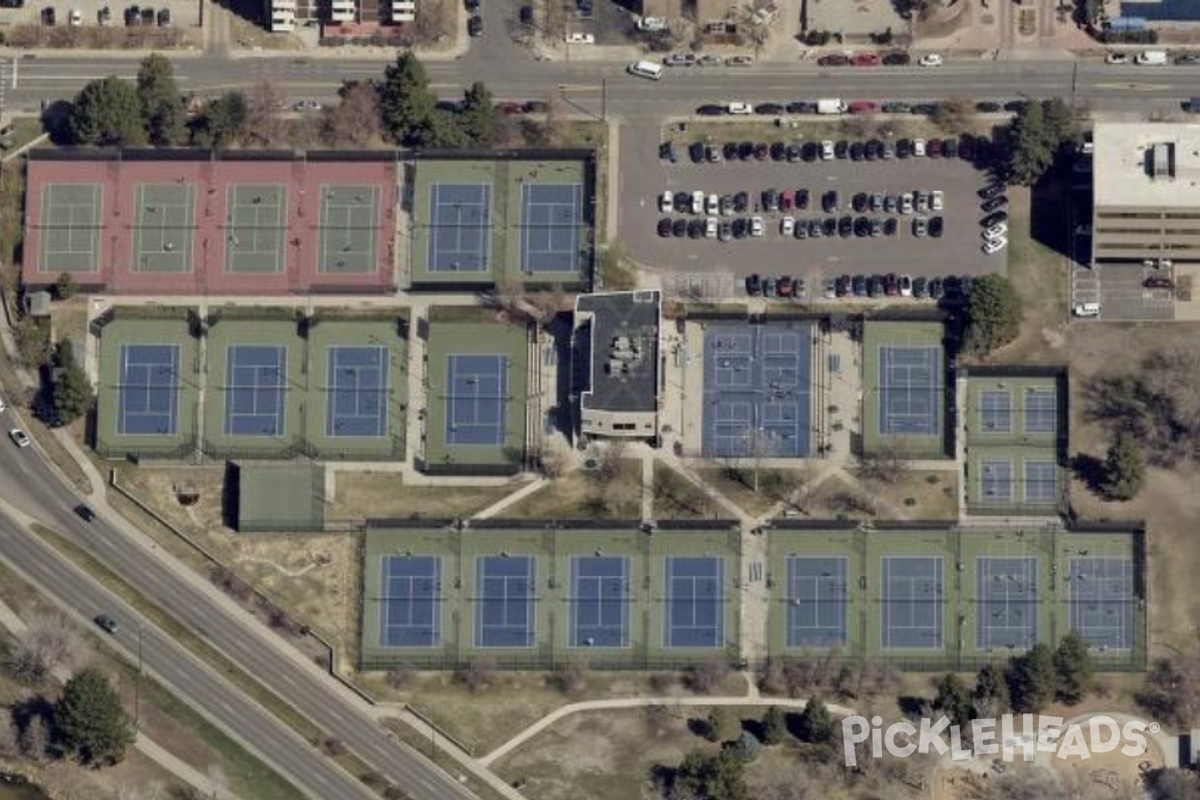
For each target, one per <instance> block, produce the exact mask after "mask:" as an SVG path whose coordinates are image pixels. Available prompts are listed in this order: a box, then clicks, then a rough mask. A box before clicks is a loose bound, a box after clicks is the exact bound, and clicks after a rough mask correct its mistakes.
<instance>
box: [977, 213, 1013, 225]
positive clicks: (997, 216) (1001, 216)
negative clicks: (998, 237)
mask: <svg viewBox="0 0 1200 800" xmlns="http://www.w3.org/2000/svg"><path fill="white" fill-rule="evenodd" d="M1001 222H1008V214H1006V213H1005V212H1003V211H996V212H994V213H991V214H988V215H987V216H986V217H984V218H983V219H981V220H980V221H979V224H980V225H982V226H983V227H985V228H990V227H992V226H993V225H996V224H999V223H1001Z"/></svg>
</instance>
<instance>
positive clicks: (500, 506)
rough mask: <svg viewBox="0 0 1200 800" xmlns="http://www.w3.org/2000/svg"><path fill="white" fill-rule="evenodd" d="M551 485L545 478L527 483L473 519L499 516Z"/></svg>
mask: <svg viewBox="0 0 1200 800" xmlns="http://www.w3.org/2000/svg"><path fill="white" fill-rule="evenodd" d="M549 483H550V481H548V480H546V479H545V478H538V479H537V480H535V481H533V482H531V483H527V484H525V485H524V486H522V487H521V488H520V489H518V490H516V491H515V492H513V493H512V494H510V495H508V496H506V497H502V498H500V499H499V500H497V501H496V502H494V503H492V504H491V505H490V506H488V507H487V508H485V509H484V510H483V511H480V512H479V513H477V514H476V515H475V516H473V517H472V518H471V519H487V518H488V517H494V516H496V515H497V514H499V513H500V512H501V511H503V510H504V509H506V508H508V507H510V506H514V505H516V504H517V503H519V502H521V501H522V500H524V499H525V498H526V497H529V495H531V494H533V493H534V492H537V491H540V490H541V489H542V488H543V487H545V486H547V485H548V484H549Z"/></svg>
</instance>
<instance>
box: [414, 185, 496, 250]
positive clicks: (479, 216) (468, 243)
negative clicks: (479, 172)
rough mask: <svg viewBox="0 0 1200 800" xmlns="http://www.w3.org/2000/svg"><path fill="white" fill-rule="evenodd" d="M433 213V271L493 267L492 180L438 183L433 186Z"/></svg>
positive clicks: (430, 244) (430, 247)
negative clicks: (491, 261)
mask: <svg viewBox="0 0 1200 800" xmlns="http://www.w3.org/2000/svg"><path fill="white" fill-rule="evenodd" d="M429 214H430V223H429V227H430V235H429V255H428V264H429V270H430V271H431V272H487V271H488V269H490V258H489V255H490V251H491V241H490V239H491V214H492V187H491V185H490V184H486V183H434V184H432V185H431V186H430V187H429Z"/></svg>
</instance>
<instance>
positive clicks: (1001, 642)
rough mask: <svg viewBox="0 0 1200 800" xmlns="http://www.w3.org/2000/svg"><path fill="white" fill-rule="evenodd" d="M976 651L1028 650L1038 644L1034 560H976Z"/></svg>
mask: <svg viewBox="0 0 1200 800" xmlns="http://www.w3.org/2000/svg"><path fill="white" fill-rule="evenodd" d="M975 598H976V604H975V648H976V649H977V650H1028V649H1029V648H1031V647H1033V646H1034V645H1035V644H1037V557H1036V556H1020V557H1016V558H1009V557H996V556H980V557H979V558H976V559H975Z"/></svg>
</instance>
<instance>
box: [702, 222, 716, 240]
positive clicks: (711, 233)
mask: <svg viewBox="0 0 1200 800" xmlns="http://www.w3.org/2000/svg"><path fill="white" fill-rule="evenodd" d="M704 238H705V239H715V238H717V218H716V217H709V218H708V219H706V220H704Z"/></svg>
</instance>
